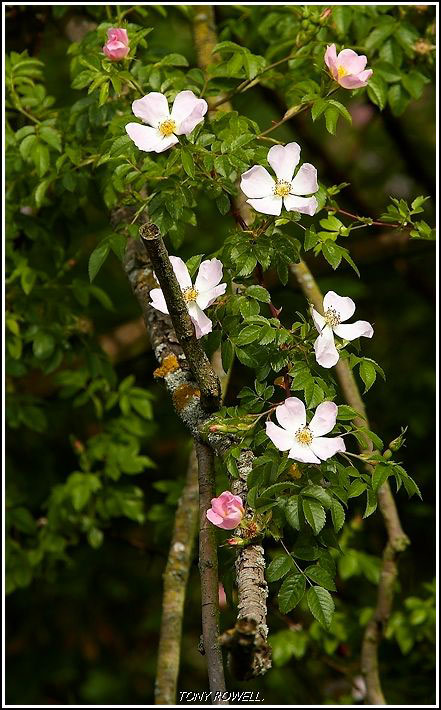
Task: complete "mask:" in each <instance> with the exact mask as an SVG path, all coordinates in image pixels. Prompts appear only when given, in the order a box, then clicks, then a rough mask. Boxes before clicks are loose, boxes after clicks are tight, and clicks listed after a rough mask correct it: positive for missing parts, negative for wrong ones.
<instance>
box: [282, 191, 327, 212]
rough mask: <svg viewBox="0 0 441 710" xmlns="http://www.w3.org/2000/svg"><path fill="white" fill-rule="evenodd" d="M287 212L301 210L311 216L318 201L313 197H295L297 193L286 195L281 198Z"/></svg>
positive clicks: (315, 210) (315, 209)
mask: <svg viewBox="0 0 441 710" xmlns="http://www.w3.org/2000/svg"><path fill="white" fill-rule="evenodd" d="M283 199H284V201H285V207H286V209H287V210H288V212H301V214H309V216H310V217H313V216H314V215H315V213H316V212H317V207H318V202H317V200H316V199H315V197H297V195H287V196H286V197H284V198H283Z"/></svg>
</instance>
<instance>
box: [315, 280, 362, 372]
mask: <svg viewBox="0 0 441 710" xmlns="http://www.w3.org/2000/svg"><path fill="white" fill-rule="evenodd" d="M323 310H324V313H325V315H324V316H322V315H320V313H318V311H316V310H315V308H313V309H312V319H313V321H314V325H315V327H316V328H317V330H318V332H319V333H320V335H319V336H318V338H317V340H316V341H315V343H314V350H315V359H316V360H317V362H318V364H319V365H321V366H322V367H333V366H334V365H335V364H336V363H337V362H338V360H339V357H340V355H339V353H338V350H337V348H336V347H335V343H334V333H335V335H338V336H339V338H343V339H344V340H355V338H359V337H360V336H363V337H364V338H372V336H373V334H374V329H373V328H372V326H371V324H370V323H368V322H367V321H365V320H358V321H356V322H355V323H345V324H344V325H341V324H342V323H343V321H346V320H348V318H350V317H351V316H353V315H354V311H355V303H354V301H353V300H352V298H348V297H347V296H338V295H337V294H336V293H335V291H328V293H327V294H326V295H325V297H324V299H323Z"/></svg>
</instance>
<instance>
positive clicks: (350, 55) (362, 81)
mask: <svg viewBox="0 0 441 710" xmlns="http://www.w3.org/2000/svg"><path fill="white" fill-rule="evenodd" d="M366 63H367V57H366V56H365V55H364V54H357V52H354V50H353V49H342V51H341V52H339V54H337V50H336V48H335V44H331V45H330V46H329V47H327V49H326V52H325V64H326V66H327V67H328V69H329V71H330V73H331V76H332V78H333V79H334V80H335V81H336V82H338V83H339V84H340V86H342V87H343V88H344V89H360V88H361V87H362V86H367V83H368V81H369V79H370V78H371V76H372V74H373V71H372V69H365V67H366Z"/></svg>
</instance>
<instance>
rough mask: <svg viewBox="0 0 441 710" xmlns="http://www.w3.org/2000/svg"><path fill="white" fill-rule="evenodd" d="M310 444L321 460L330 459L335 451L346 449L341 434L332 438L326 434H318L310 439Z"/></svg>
mask: <svg viewBox="0 0 441 710" xmlns="http://www.w3.org/2000/svg"><path fill="white" fill-rule="evenodd" d="M310 446H311V449H312V450H313V452H314V453H315V454H316V456H320V458H321V459H322V461H326V460H327V459H330V458H331V456H334V454H336V453H337V451H346V447H345V442H344V441H343V439H342V437H341V436H336V437H334V438H332V439H328V438H327V437H326V436H319V437H317V438H316V439H313V440H312V442H311V444H310Z"/></svg>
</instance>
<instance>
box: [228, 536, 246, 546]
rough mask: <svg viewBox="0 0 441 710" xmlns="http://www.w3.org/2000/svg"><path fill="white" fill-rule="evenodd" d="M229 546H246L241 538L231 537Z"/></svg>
mask: <svg viewBox="0 0 441 710" xmlns="http://www.w3.org/2000/svg"><path fill="white" fill-rule="evenodd" d="M227 543H228V545H244V544H245V543H244V541H243V540H242V538H241V537H229V538H228V540H227Z"/></svg>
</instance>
